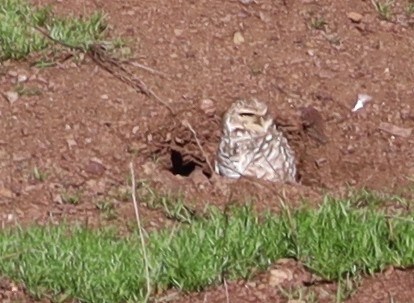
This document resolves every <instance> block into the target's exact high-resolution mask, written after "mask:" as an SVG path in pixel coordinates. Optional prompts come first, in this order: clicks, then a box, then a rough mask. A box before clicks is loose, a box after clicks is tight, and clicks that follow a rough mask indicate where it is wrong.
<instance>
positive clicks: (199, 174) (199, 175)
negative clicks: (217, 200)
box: [190, 167, 210, 190]
mask: <svg viewBox="0 0 414 303" xmlns="http://www.w3.org/2000/svg"><path fill="white" fill-rule="evenodd" d="M190 178H191V180H192V181H193V183H194V184H195V185H196V186H197V188H198V189H201V190H203V189H205V188H206V187H208V186H209V184H210V182H209V180H208V178H207V177H206V175H204V173H203V170H202V169H201V168H200V167H197V168H196V169H194V171H193V172H192V173H191V174H190Z"/></svg>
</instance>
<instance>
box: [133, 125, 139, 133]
mask: <svg viewBox="0 0 414 303" xmlns="http://www.w3.org/2000/svg"><path fill="white" fill-rule="evenodd" d="M138 131H139V126H138V125H136V126H134V127H133V128H132V133H133V134H134V135H135V134H136V133H137V132H138Z"/></svg>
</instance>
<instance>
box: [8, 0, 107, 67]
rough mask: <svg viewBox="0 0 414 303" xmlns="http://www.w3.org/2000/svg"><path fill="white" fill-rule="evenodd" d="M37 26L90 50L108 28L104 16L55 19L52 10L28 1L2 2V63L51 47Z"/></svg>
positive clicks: (71, 43)
mask: <svg viewBox="0 0 414 303" xmlns="http://www.w3.org/2000/svg"><path fill="white" fill-rule="evenodd" d="M35 27H44V28H46V29H47V30H48V31H49V33H50V35H51V37H53V38H55V39H57V40H59V41H62V42H64V43H66V44H69V45H73V46H77V47H82V48H84V49H87V48H88V46H89V45H91V44H92V43H94V42H96V41H98V40H101V39H102V38H103V35H104V30H105V29H106V23H105V20H104V15H103V14H102V13H99V12H98V13H94V14H93V15H92V16H89V17H87V18H75V17H70V18H67V17H66V18H63V17H58V16H55V15H54V14H53V12H52V10H51V9H50V7H41V8H36V7H33V6H30V5H29V4H28V3H27V2H26V1H25V0H2V1H0V61H3V60H7V59H22V58H25V57H26V56H27V55H29V54H30V53H32V52H36V51H40V50H43V49H45V48H46V47H48V45H49V43H50V42H49V41H47V40H46V38H45V37H44V36H43V35H42V34H41V33H39V32H38V31H37V30H36V29H35Z"/></svg>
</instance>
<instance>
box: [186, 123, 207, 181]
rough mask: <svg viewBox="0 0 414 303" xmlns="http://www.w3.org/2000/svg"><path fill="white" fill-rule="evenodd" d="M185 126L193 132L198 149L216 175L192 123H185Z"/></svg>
mask: <svg viewBox="0 0 414 303" xmlns="http://www.w3.org/2000/svg"><path fill="white" fill-rule="evenodd" d="M183 124H184V126H185V127H187V128H188V129H189V130H190V131H191V132H192V134H193V136H194V139H195V140H196V143H197V146H198V148H199V149H200V151H201V153H202V154H203V157H204V158H205V159H206V162H207V165H208V168H209V169H210V170H211V173H212V174H214V169H213V166H212V165H211V163H210V161H209V160H208V157H207V154H206V153H205V152H204V149H203V147H202V146H201V144H200V141H199V140H198V137H197V133H196V132H195V130H194V128H193V127H192V126H191V124H190V122H188V121H184V122H183Z"/></svg>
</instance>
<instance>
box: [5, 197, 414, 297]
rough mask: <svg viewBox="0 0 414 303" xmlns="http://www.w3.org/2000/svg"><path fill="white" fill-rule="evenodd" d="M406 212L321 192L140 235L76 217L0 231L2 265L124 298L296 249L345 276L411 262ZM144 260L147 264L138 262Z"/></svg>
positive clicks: (201, 280) (245, 270) (190, 284)
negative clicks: (393, 213)
mask: <svg viewBox="0 0 414 303" xmlns="http://www.w3.org/2000/svg"><path fill="white" fill-rule="evenodd" d="M413 223H414V221H413V217H412V216H407V217H404V218H388V217H387V216H386V215H385V214H382V213H380V212H377V211H375V210H373V209H371V208H363V209H355V208H353V207H352V204H351V203H350V202H346V201H345V202H344V201H337V200H334V199H332V198H327V199H326V201H325V203H324V204H323V205H322V206H321V208H319V209H307V208H303V209H297V210H290V209H288V208H285V209H284V211H283V212H282V213H281V214H280V215H274V214H270V213H268V214H265V215H262V216H259V215H258V214H256V213H255V212H253V211H252V208H251V207H249V206H244V207H238V208H233V209H232V210H231V211H230V214H223V213H222V212H220V211H219V210H217V209H214V208H211V209H210V213H209V216H205V217H198V218H193V220H192V221H191V222H190V223H189V224H183V225H180V226H179V227H177V228H175V229H165V230H160V231H156V232H152V233H150V234H147V235H144V237H145V241H146V249H147V254H148V261H147V262H144V258H143V251H142V245H141V243H140V237H139V234H138V233H137V232H135V233H133V234H131V235H128V236H126V237H119V236H117V235H116V233H115V232H114V231H113V230H108V229H106V230H88V229H85V228H82V227H79V226H72V227H69V226H49V227H32V228H29V229H12V230H3V231H2V232H0V255H1V256H6V257H3V258H2V259H1V262H0V272H1V273H2V274H4V275H6V276H8V277H9V278H11V279H14V280H15V281H17V282H23V283H24V284H25V285H26V286H27V288H28V290H29V291H30V293H31V294H33V295H35V296H36V297H41V296H42V295H44V294H45V293H47V294H49V295H50V296H52V297H53V298H55V299H59V298H60V299H61V298H73V299H76V300H79V301H81V302H128V301H129V302H131V301H139V300H142V299H143V298H144V297H145V296H146V293H145V292H146V282H147V281H146V279H147V277H146V274H145V267H146V266H148V269H149V278H150V281H151V286H152V287H151V288H152V289H156V290H162V289H168V288H171V287H177V288H179V289H183V290H187V291H195V290H201V289H203V288H204V287H206V286H208V285H212V284H217V283H221V282H222V279H223V278H226V279H240V278H244V279H248V278H249V277H251V275H252V273H254V272H257V270H264V269H266V268H267V267H268V266H269V265H270V264H272V263H273V262H275V261H276V260H278V259H280V258H295V259H298V260H300V261H302V262H303V263H304V265H305V266H307V267H308V268H309V269H311V270H312V271H313V272H315V273H316V274H317V275H319V276H320V277H321V278H323V279H327V280H334V281H337V280H339V281H343V280H344V279H349V278H350V277H353V276H354V277H355V276H358V275H361V274H366V273H372V272H375V271H380V270H382V269H383V268H384V267H386V266H388V265H393V266H402V267H404V266H409V265H412V264H414V253H413V251H414V224H413ZM145 263H146V264H145Z"/></svg>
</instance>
